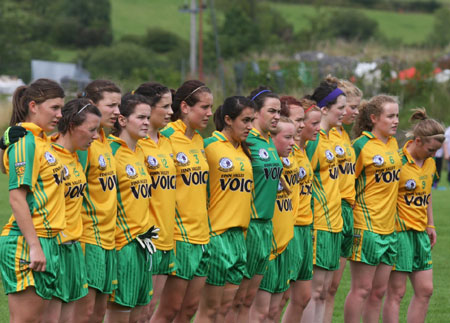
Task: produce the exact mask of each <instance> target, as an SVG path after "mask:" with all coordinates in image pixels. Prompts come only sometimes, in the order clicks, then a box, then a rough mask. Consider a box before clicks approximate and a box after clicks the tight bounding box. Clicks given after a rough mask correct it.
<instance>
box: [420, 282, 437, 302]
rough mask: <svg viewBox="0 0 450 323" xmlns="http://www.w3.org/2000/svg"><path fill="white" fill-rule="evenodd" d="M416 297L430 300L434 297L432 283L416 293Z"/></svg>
mask: <svg viewBox="0 0 450 323" xmlns="http://www.w3.org/2000/svg"><path fill="white" fill-rule="evenodd" d="M416 295H417V296H418V297H422V298H426V299H430V298H431V296H432V295H433V284H432V283H431V284H427V285H425V286H423V287H422V288H420V289H419V290H418V291H417V292H416Z"/></svg>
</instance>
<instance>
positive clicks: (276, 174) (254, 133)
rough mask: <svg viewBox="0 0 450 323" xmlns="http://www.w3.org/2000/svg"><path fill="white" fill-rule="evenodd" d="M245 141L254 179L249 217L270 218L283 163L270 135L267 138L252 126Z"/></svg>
mask: <svg viewBox="0 0 450 323" xmlns="http://www.w3.org/2000/svg"><path fill="white" fill-rule="evenodd" d="M247 143H248V144H249V148H250V151H251V154H252V168H253V181H254V187H253V198H252V213H251V218H252V219H260V220H271V219H272V217H273V211H274V207H275V200H276V197H277V191H278V183H279V181H280V176H281V173H282V171H283V164H282V163H281V160H280V157H278V153H277V149H276V148H275V145H274V144H273V141H272V138H271V137H270V136H269V139H268V140H267V139H266V138H264V137H263V136H262V135H261V134H260V132H259V131H258V130H256V129H255V128H253V129H252V130H251V131H250V133H249V135H248V137H247Z"/></svg>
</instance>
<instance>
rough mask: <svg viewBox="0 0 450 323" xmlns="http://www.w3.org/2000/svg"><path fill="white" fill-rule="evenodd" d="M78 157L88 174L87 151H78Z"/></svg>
mask: <svg viewBox="0 0 450 323" xmlns="http://www.w3.org/2000/svg"><path fill="white" fill-rule="evenodd" d="M77 155H78V161H79V162H80V164H81V166H82V167H83V170H84V172H85V173H87V171H86V168H87V167H88V162H89V160H88V156H89V153H88V151H87V150H77Z"/></svg>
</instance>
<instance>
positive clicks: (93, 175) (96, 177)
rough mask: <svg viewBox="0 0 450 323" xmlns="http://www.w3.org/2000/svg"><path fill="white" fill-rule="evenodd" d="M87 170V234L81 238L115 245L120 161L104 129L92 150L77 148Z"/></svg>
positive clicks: (86, 240) (96, 242)
mask: <svg viewBox="0 0 450 323" xmlns="http://www.w3.org/2000/svg"><path fill="white" fill-rule="evenodd" d="M77 154H78V158H79V161H80V163H81V165H82V166H83V170H84V173H85V174H86V179H87V187H86V191H85V194H84V198H83V208H82V212H81V216H82V219H83V234H82V236H81V237H80V241H81V242H85V243H89V244H93V245H98V246H100V247H102V248H103V249H107V250H111V249H114V248H115V246H116V244H115V232H116V216H117V191H116V183H117V176H116V161H115V160H114V156H113V155H112V152H111V147H110V146H109V143H108V141H107V140H106V137H105V133H104V131H103V129H101V130H100V138H99V139H97V140H94V141H93V142H92V144H91V146H90V147H89V149H88V150H85V151H77Z"/></svg>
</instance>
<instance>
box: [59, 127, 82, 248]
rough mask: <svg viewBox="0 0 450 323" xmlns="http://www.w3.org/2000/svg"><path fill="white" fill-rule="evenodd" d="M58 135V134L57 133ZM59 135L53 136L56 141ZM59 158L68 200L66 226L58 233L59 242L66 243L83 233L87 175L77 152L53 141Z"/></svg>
mask: <svg viewBox="0 0 450 323" xmlns="http://www.w3.org/2000/svg"><path fill="white" fill-rule="evenodd" d="M57 136H58V135H57ZM57 136H54V137H52V140H53V141H56V139H57V138H58V137H57ZM53 149H55V151H56V154H57V156H58V158H59V159H60V160H61V163H62V164H63V165H64V197H65V201H66V228H65V229H64V230H63V231H61V232H60V233H59V235H58V242H59V243H64V242H67V241H71V240H78V239H80V237H81V234H82V233H83V219H82V218H81V208H82V204H83V194H84V190H85V189H86V185H87V183H86V176H85V175H84V172H83V167H82V166H81V164H80V162H79V161H78V155H77V153H76V152H73V153H71V152H70V151H68V150H67V149H65V148H64V147H62V146H60V145H58V144H57V143H55V142H54V143H53Z"/></svg>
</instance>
